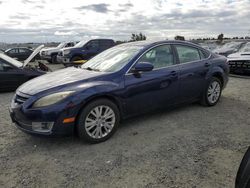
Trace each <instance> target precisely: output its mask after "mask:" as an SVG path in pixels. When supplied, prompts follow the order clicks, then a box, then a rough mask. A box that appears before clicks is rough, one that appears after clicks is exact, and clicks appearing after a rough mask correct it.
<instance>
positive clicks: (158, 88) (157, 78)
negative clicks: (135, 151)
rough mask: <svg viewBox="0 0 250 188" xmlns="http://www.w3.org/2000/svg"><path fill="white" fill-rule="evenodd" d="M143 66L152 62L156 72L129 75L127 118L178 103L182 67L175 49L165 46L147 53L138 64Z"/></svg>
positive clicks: (127, 77)
mask: <svg viewBox="0 0 250 188" xmlns="http://www.w3.org/2000/svg"><path fill="white" fill-rule="evenodd" d="M140 62H150V63H152V64H153V66H154V69H153V70H152V71H149V72H141V73H140V75H139V76H138V75H135V74H133V73H131V72H129V73H128V74H126V75H125V89H126V90H125V94H124V99H125V109H126V110H125V111H126V112H125V113H126V115H128V114H130V115H133V114H138V113H141V112H146V111H150V110H153V109H157V108H159V107H164V106H167V105H170V104H174V103H175V102H176V100H177V97H176V96H177V95H178V90H179V67H178V65H176V61H175V57H174V54H173V50H172V47H171V45H161V46H157V47H155V48H153V49H151V50H149V51H147V52H146V53H145V54H144V55H143V56H142V57H141V58H140V59H139V60H138V61H137V63H140ZM132 69H133V68H132ZM132 69H131V70H132Z"/></svg>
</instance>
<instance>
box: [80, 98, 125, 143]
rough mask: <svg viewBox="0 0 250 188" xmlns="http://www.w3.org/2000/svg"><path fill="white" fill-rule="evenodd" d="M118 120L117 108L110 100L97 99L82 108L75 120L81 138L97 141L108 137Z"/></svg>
mask: <svg viewBox="0 0 250 188" xmlns="http://www.w3.org/2000/svg"><path fill="white" fill-rule="evenodd" d="M119 121H120V116H119V110H118V108H117V106H116V105H115V104H114V103H113V102H112V101H110V100H107V99H98V100H95V101H93V102H91V103H89V104H88V105H87V106H85V107H84V108H83V110H82V111H81V114H80V116H79V119H78V122H77V132H78V135H79V137H80V138H81V139H83V140H85V141H87V142H90V143H99V142H103V141H105V140H107V139H109V138H110V137H111V136H112V135H113V134H114V133H115V131H116V129H117V127H118V125H119Z"/></svg>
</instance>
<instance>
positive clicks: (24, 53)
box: [18, 48, 32, 61]
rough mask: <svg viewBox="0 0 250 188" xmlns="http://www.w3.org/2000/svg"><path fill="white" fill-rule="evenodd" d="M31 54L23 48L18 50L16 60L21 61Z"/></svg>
mask: <svg viewBox="0 0 250 188" xmlns="http://www.w3.org/2000/svg"><path fill="white" fill-rule="evenodd" d="M31 53H32V51H31V50H28V49H25V48H19V53H18V59H19V60H21V61H23V60H25V59H27V58H28V57H29V56H30V54H31Z"/></svg>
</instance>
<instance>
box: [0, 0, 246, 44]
mask: <svg viewBox="0 0 250 188" xmlns="http://www.w3.org/2000/svg"><path fill="white" fill-rule="evenodd" d="M139 32H142V33H143V34H145V35H146V36H147V38H148V39H152V40H162V39H172V38H174V36H176V35H183V36H185V38H186V39H191V38H199V37H217V36H218V34H220V33H224V36H225V37H232V36H250V0H179V1H178V0H0V42H7V43H14V42H18V43H22V42H42V43H45V42H60V41H79V40H87V39H91V38H112V39H115V40H129V39H130V37H131V33H139Z"/></svg>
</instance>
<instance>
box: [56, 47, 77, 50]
mask: <svg viewBox="0 0 250 188" xmlns="http://www.w3.org/2000/svg"><path fill="white" fill-rule="evenodd" d="M76 49H80V48H76V47H74V46H73V47H68V48H63V49H61V50H76Z"/></svg>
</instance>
